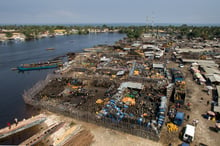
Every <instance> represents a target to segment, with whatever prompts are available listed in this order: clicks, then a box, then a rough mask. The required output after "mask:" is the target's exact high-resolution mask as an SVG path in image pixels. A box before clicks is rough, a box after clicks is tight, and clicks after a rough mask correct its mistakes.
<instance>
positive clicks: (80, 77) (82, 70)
mask: <svg viewBox="0 0 220 146" xmlns="http://www.w3.org/2000/svg"><path fill="white" fill-rule="evenodd" d="M177 45H178V42H176V43H175V45H174V43H171V42H170V41H168V40H166V39H159V40H157V42H156V43H155V41H154V42H153V41H152V40H150V39H149V40H147V39H146V38H145V39H143V40H139V41H131V40H129V39H124V40H120V41H118V42H117V43H116V44H115V45H113V46H97V47H95V48H88V49H86V50H85V51H86V52H83V53H78V54H76V55H75V56H74V57H72V58H71V59H70V60H69V62H67V63H66V64H65V65H64V66H63V67H62V68H61V69H60V70H58V71H56V74H54V75H50V76H48V77H47V78H46V79H45V80H44V81H41V82H39V83H37V84H36V85H35V86H34V87H33V88H32V89H30V90H28V91H27V92H25V93H24V95H23V97H24V100H25V102H26V103H28V104H31V105H34V106H37V107H43V108H46V109H48V110H52V111H58V112H61V113H64V114H65V115H69V116H72V117H74V118H79V119H81V120H85V119H86V121H88V122H92V123H97V124H99V123H101V124H100V125H102V126H105V127H109V125H112V127H111V126H110V128H114V129H118V130H122V131H125V132H128V133H131V134H135V135H138V136H142V137H147V138H150V139H152V140H159V138H160V132H161V128H162V127H163V125H164V124H165V123H166V122H167V121H170V120H171V121H172V122H174V123H175V124H176V125H181V122H180V123H178V122H179V121H176V119H175V117H176V116H179V114H180V113H178V111H177V109H178V106H179V105H184V104H186V103H185V98H186V83H185V79H184V75H183V73H182V72H181V70H180V68H167V63H168V61H169V59H170V58H169V55H171V57H172V59H173V60H174V61H176V62H180V63H181V64H184V63H187V61H188V62H189V60H190V59H183V58H184V57H183V56H180V55H179V54H180V53H178V52H177V50H181V48H178V47H177ZM179 46H180V45H179ZM174 48H178V49H174ZM190 53H192V52H191V51H190ZM188 56H190V55H188ZM191 56H192V55H191ZM204 56H205V55H204V54H203V57H204ZM200 57H201V56H200ZM200 59H201V58H200ZM191 60H192V59H191ZM200 61H201V60H200ZM203 61H205V60H203ZM195 62H196V64H195ZM191 63H194V64H192V67H191V71H192V73H193V74H195V81H197V82H198V83H204V82H205V81H206V80H208V79H209V81H210V83H212V84H215V83H216V84H217V85H216V87H217V88H216V89H217V92H216V94H217V95H218V93H220V86H218V85H219V84H218V83H219V82H220V77H218V76H220V74H219V75H218V74H217V73H219V71H218V72H215V73H214V74H210V73H208V71H210V72H212V71H214V69H213V70H211V69H210V68H209V67H213V68H215V67H216V66H215V65H214V64H211V65H210V64H206V63H205V62H198V61H196V60H195V59H194V60H193V61H192V62H191ZM208 66H209V67H208ZM200 69H203V70H205V71H201V72H199V70H200ZM204 72H205V73H206V74H205V75H201V74H200V75H201V76H200V75H198V73H204ZM204 76H205V78H203V77H204ZM218 81H219V82H218ZM212 87H213V86H212V85H209V89H210V90H211V89H212ZM213 93H214V92H213ZM219 96H220V95H219ZM219 96H217V97H219ZM215 98H216V97H215ZM217 101H219V100H217V99H216V102H214V103H213V108H214V110H215V111H217V110H219V109H220V108H219V106H218V105H219V104H217ZM170 105H174V109H173V106H170ZM218 112H219V111H218ZM167 115H168V117H169V119H168V118H167ZM181 116H183V117H181V118H182V119H181V118H180V121H181V120H184V114H183V115H181ZM125 125H126V126H125ZM128 125H129V126H128ZM128 128H129V130H128ZM138 130H139V131H138Z"/></svg>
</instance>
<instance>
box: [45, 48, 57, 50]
mask: <svg viewBox="0 0 220 146" xmlns="http://www.w3.org/2000/svg"><path fill="white" fill-rule="evenodd" d="M46 50H55V48H46Z"/></svg>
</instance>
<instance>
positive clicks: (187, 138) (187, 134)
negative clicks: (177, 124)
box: [183, 124, 195, 143]
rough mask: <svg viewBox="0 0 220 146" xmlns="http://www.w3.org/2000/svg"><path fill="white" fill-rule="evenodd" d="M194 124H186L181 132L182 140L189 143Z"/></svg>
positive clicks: (192, 137) (193, 132)
mask: <svg viewBox="0 0 220 146" xmlns="http://www.w3.org/2000/svg"><path fill="white" fill-rule="evenodd" d="M194 135H195V126H193V125H190V124H187V125H186V128H185V131H184V133H183V140H184V141H185V142H188V143H191V142H192V141H193V140H194Z"/></svg>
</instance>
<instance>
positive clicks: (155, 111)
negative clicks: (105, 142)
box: [96, 82, 167, 128]
mask: <svg viewBox="0 0 220 146" xmlns="http://www.w3.org/2000/svg"><path fill="white" fill-rule="evenodd" d="M126 83H127V84H129V83H128V82H126ZM122 84H123V83H122ZM131 85H132V86H131ZM127 86H129V85H127ZM152 87H153V86H146V87H143V85H141V84H140V83H136V84H130V87H126V88H123V89H122V90H121V88H118V92H117V93H116V94H115V95H113V96H112V97H110V100H109V101H107V102H106V100H105V102H103V101H101V100H97V101H96V103H97V104H102V105H103V107H102V109H101V110H100V111H97V112H96V114H97V115H96V116H97V118H98V119H102V118H109V119H111V120H112V121H115V122H118V123H120V121H124V122H129V123H132V124H137V125H142V126H145V127H151V128H153V127H158V128H160V127H161V126H162V125H163V123H164V120H165V112H166V108H167V98H166V96H164V95H165V93H166V90H155V89H154V88H152ZM155 87H156V86H155ZM161 89H162V88H161ZM164 89H165V88H164Z"/></svg>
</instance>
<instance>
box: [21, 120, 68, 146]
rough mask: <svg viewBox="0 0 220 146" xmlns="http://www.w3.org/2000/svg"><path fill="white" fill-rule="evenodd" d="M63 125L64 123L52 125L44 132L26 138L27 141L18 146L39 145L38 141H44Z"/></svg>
mask: <svg viewBox="0 0 220 146" xmlns="http://www.w3.org/2000/svg"><path fill="white" fill-rule="evenodd" d="M63 125H64V122H61V123H53V124H52V125H50V126H49V127H48V128H47V129H45V130H43V131H41V132H38V133H37V134H35V135H33V136H32V137H30V138H28V139H27V140H25V141H24V142H22V143H21V144H19V145H26V146H28V145H35V144H37V143H39V142H40V141H42V140H43V139H45V138H47V137H48V136H50V135H51V134H52V133H54V132H56V131H57V130H59V129H60V128H61V127H62V126H63Z"/></svg>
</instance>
